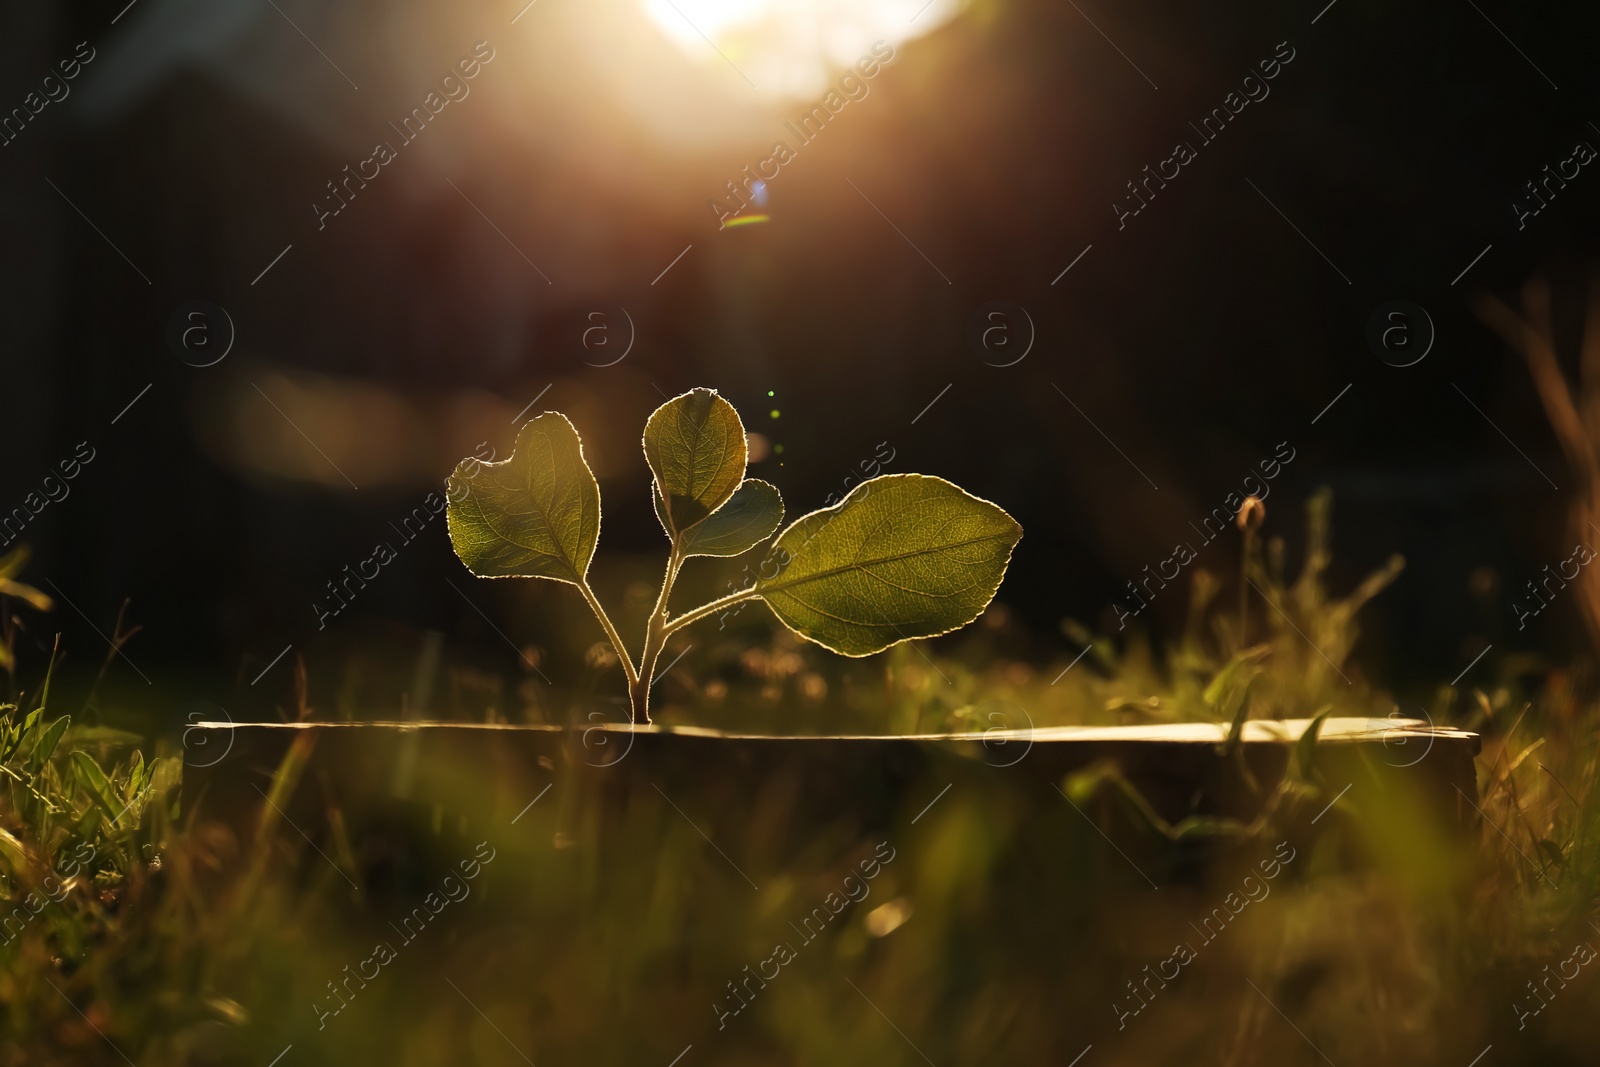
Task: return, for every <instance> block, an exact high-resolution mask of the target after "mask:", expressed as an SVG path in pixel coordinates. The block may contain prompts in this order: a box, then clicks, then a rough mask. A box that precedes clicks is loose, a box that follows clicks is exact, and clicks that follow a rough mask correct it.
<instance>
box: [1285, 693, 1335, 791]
mask: <svg viewBox="0 0 1600 1067" xmlns="http://www.w3.org/2000/svg"><path fill="white" fill-rule="evenodd" d="M1332 714H1333V706H1332V705H1329V706H1327V707H1325V708H1323V709H1322V710H1321V711H1319V712H1317V714H1316V717H1315V718H1313V719H1312V720H1311V724H1310V725H1309V726H1307V727H1306V729H1305V732H1304V733H1303V734H1301V735H1300V740H1298V741H1296V742H1295V743H1294V767H1295V775H1296V776H1297V777H1299V778H1302V779H1306V780H1310V778H1311V760H1312V759H1313V757H1315V756H1316V753H1317V742H1318V740H1319V739H1320V738H1321V737H1322V725H1323V723H1325V722H1327V721H1328V716H1329V715H1332Z"/></svg>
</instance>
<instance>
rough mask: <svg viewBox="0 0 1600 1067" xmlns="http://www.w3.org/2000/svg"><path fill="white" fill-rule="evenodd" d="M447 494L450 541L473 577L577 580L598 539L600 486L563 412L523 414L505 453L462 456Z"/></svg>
mask: <svg viewBox="0 0 1600 1067" xmlns="http://www.w3.org/2000/svg"><path fill="white" fill-rule="evenodd" d="M449 497H450V501H449V505H448V507H447V508H446V513H445V518H446V522H447V523H448V525H449V527H450V543H451V544H452V545H454V546H455V550H456V555H458V556H460V557H461V562H462V563H465V564H466V565H467V569H468V570H470V571H471V572H472V573H473V574H476V575H478V576H479V577H480V578H513V577H523V578H554V579H555V580H556V581H558V582H571V583H572V584H574V585H578V584H581V583H582V581H583V578H584V575H585V574H587V573H588V571H589V561H590V560H591V559H593V558H594V548H595V544H596V543H597V542H598V541H599V540H600V486H599V485H598V484H597V483H596V482H595V480H594V472H593V471H591V470H589V465H588V464H587V463H585V462H584V459H583V443H582V442H581V441H579V440H578V431H577V430H575V429H573V427H572V423H570V422H568V421H567V417H566V416H565V415H562V414H560V413H558V412H554V411H549V412H546V413H544V414H543V415H540V416H539V417H538V418H535V419H530V420H528V422H527V423H526V424H524V425H523V427H522V429H521V430H520V431H519V432H518V433H517V443H516V447H515V449H514V450H513V451H512V454H511V457H510V458H509V459H505V460H501V461H499V462H496V463H482V462H479V461H478V460H476V459H472V458H468V459H464V460H462V461H461V463H460V465H459V466H457V467H456V470H455V473H454V474H453V475H452V476H451V478H450V493H449Z"/></svg>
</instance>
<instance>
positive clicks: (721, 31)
mask: <svg viewBox="0 0 1600 1067" xmlns="http://www.w3.org/2000/svg"><path fill="white" fill-rule="evenodd" d="M640 5H641V6H642V7H643V8H644V10H645V13H646V14H647V15H649V16H650V19H651V21H653V22H654V23H655V24H656V25H657V26H658V27H660V29H661V31H662V32H663V33H664V34H666V36H667V37H669V38H670V39H671V40H672V41H673V42H674V43H676V44H677V45H678V46H679V47H680V48H682V49H683V50H684V52H685V53H686V54H688V55H689V56H691V57H693V58H694V59H695V60H697V61H699V62H700V63H702V64H705V65H715V66H718V67H721V68H723V69H724V70H725V71H727V72H728V76H729V77H730V78H733V77H734V76H735V74H737V75H738V76H739V77H742V78H743V79H744V80H745V81H747V82H749V83H750V85H751V86H752V87H754V88H755V90H756V91H757V92H759V93H762V94H765V95H768V96H789V97H801V96H806V95H808V94H812V93H815V92H817V91H818V90H819V89H821V88H822V86H823V85H824V84H825V83H826V82H827V81H828V80H829V79H830V78H831V77H832V76H833V75H834V74H835V73H837V72H838V71H840V70H843V69H844V68H846V67H848V66H850V65H851V64H853V63H855V62H856V60H857V59H859V58H860V57H861V55H862V54H863V53H864V52H866V51H867V49H868V48H869V47H870V46H871V45H872V43H873V42H874V41H880V40H881V41H886V42H887V43H888V44H889V45H891V46H898V45H899V44H900V43H901V42H902V41H906V40H909V39H911V38H913V37H917V36H920V35H922V34H925V33H927V32H929V31H930V30H933V29H937V28H938V27H939V26H942V25H944V24H945V23H946V22H948V21H949V20H950V19H951V18H952V17H954V16H955V15H956V13H957V12H958V11H960V9H961V8H962V7H963V6H964V2H963V0H640ZM730 68H731V69H730ZM735 80H737V79H735Z"/></svg>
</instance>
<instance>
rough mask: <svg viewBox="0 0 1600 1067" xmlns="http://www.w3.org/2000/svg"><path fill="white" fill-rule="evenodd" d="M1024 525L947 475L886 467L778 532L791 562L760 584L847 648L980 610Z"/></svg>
mask: <svg viewBox="0 0 1600 1067" xmlns="http://www.w3.org/2000/svg"><path fill="white" fill-rule="evenodd" d="M1021 538H1022V527H1021V526H1019V525H1017V521H1016V520H1015V519H1013V518H1012V517H1011V516H1010V515H1007V514H1006V513H1005V511H1003V510H1002V509H1001V508H999V507H998V506H996V505H994V504H991V503H989V501H987V500H981V499H979V498H978V497H975V496H973V495H972V494H970V493H968V492H966V491H965V490H963V489H961V488H960V487H958V486H955V485H952V484H950V483H949V482H947V481H945V480H944V479H943V478H934V477H930V476H928V475H923V474H886V475H884V476H883V477H881V478H873V479H871V480H870V481H866V482H863V483H861V484H860V485H858V486H856V487H855V489H854V490H852V491H851V493H850V495H849V496H847V497H845V498H844V499H843V500H841V501H840V502H839V503H838V504H835V505H834V506H833V507H831V508H824V509H823V510H821V511H813V512H812V513H811V514H809V515H806V516H804V517H803V518H801V519H798V520H797V521H796V522H795V523H794V524H793V525H791V526H790V527H789V528H788V529H786V530H784V531H783V533H781V534H779V535H778V540H777V542H776V544H775V546H774V548H775V549H776V550H778V551H777V552H776V553H775V554H776V555H777V557H778V558H779V559H783V558H785V556H787V560H788V562H787V564H786V565H785V566H783V567H782V569H780V570H776V571H775V573H774V574H773V575H772V576H771V577H767V576H765V575H763V576H762V578H761V580H760V581H758V582H757V583H756V590H757V592H758V593H759V594H760V596H761V598H762V599H763V600H765V601H766V602H767V603H768V604H769V605H770V606H771V607H772V610H773V612H774V614H776V615H777V616H778V618H779V620H781V621H782V622H783V624H784V625H785V626H787V627H789V628H790V629H791V630H793V631H795V632H796V633H798V634H800V635H801V636H802V637H805V638H808V639H810V640H812V641H815V642H816V643H817V644H819V645H822V646H824V647H826V648H830V649H832V650H833V651H835V652H838V653H841V654H843V655H846V656H867V655H871V654H872V653H874V652H881V651H882V650H884V649H886V648H888V647H889V646H890V645H893V644H896V643H897V642H900V641H909V640H911V639H913V638H918V637H932V636H934V635H936V634H942V633H948V632H949V631H951V630H955V629H959V628H960V627H962V626H965V625H966V624H967V623H969V622H971V621H972V620H973V619H976V618H977V617H978V616H979V615H980V614H981V613H982V612H983V609H984V608H985V607H987V606H988V604H989V601H990V600H992V599H994V594H995V590H997V589H999V588H1000V580H1001V579H1002V578H1004V577H1005V573H1006V564H1007V563H1008V562H1010V559H1011V550H1012V549H1013V548H1015V547H1016V544H1017V542H1018V541H1019V540H1021Z"/></svg>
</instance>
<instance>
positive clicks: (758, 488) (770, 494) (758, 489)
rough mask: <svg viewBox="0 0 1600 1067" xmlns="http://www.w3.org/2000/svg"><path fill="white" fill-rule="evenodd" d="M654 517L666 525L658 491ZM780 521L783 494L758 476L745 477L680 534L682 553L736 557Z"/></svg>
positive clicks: (761, 539) (781, 518) (768, 535)
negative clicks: (723, 500)
mask: <svg viewBox="0 0 1600 1067" xmlns="http://www.w3.org/2000/svg"><path fill="white" fill-rule="evenodd" d="M654 495H655V501H656V517H657V518H659V519H660V520H661V525H662V526H666V525H667V517H666V511H665V506H664V505H663V504H662V503H661V494H660V493H659V492H657V493H655V494H654ZM782 521H783V496H782V495H781V494H780V493H779V492H778V487H777V486H775V485H773V484H771V483H770V482H764V481H762V480H761V479H760V478H746V479H745V480H744V481H743V482H741V483H740V485H739V488H737V489H735V490H734V491H733V495H732V496H730V497H729V498H728V502H727V503H726V504H724V505H722V506H721V507H720V508H718V509H717V510H716V511H713V512H712V513H711V514H710V515H708V516H707V517H706V518H705V520H704V521H703V522H700V523H698V524H696V525H694V526H692V527H690V528H689V529H688V530H685V531H684V533H683V542H682V544H683V554H684V555H685V556H737V555H740V554H741V553H744V552H748V551H750V550H751V549H752V548H754V547H756V546H757V545H759V544H760V543H761V542H763V541H765V540H766V539H767V538H768V537H771V536H772V531H774V530H776V529H777V528H778V524H779V523H780V522H782Z"/></svg>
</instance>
